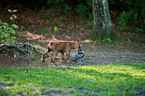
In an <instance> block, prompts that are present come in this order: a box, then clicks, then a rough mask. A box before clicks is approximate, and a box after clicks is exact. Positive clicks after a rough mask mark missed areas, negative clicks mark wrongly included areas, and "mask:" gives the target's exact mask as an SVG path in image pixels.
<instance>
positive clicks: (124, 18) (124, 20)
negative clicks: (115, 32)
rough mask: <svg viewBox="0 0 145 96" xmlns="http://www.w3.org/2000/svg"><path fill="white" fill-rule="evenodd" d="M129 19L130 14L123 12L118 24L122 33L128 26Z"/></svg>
mask: <svg viewBox="0 0 145 96" xmlns="http://www.w3.org/2000/svg"><path fill="white" fill-rule="evenodd" d="M129 19H130V14H128V13H127V12H125V11H123V12H122V13H121V14H120V17H119V18H118V24H119V25H120V30H121V31H122V30H123V29H125V28H126V26H127V25H128V21H129Z"/></svg>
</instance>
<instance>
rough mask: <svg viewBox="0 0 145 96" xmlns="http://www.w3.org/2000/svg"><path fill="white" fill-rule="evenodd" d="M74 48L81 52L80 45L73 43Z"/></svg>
mask: <svg viewBox="0 0 145 96" xmlns="http://www.w3.org/2000/svg"><path fill="white" fill-rule="evenodd" d="M74 47H75V50H77V51H82V49H81V45H80V44H79V43H78V42H76V43H75V45H74Z"/></svg>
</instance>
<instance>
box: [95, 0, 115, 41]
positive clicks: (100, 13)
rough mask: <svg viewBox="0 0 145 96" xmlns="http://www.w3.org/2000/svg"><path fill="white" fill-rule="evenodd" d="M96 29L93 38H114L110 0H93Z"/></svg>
mask: <svg viewBox="0 0 145 96" xmlns="http://www.w3.org/2000/svg"><path fill="white" fill-rule="evenodd" d="M93 16H94V29H93V36H92V39H93V40H94V41H95V40H99V41H100V40H101V41H102V40H107V39H110V40H111V39H112V24H111V19H110V14H109V7H108V0H93Z"/></svg>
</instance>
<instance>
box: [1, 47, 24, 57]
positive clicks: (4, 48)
mask: <svg viewBox="0 0 145 96" xmlns="http://www.w3.org/2000/svg"><path fill="white" fill-rule="evenodd" d="M12 48H14V49H16V50H17V51H18V52H21V53H22V54H25V55H26V54H27V53H26V52H25V51H24V50H22V49H21V48H19V47H18V46H16V45H14V44H0V52H1V51H3V50H7V49H12Z"/></svg>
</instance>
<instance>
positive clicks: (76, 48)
mask: <svg viewBox="0 0 145 96" xmlns="http://www.w3.org/2000/svg"><path fill="white" fill-rule="evenodd" d="M74 47H75V50H76V51H78V48H79V45H78V44H77V43H76V44H75V45H74Z"/></svg>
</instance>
